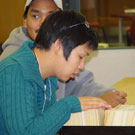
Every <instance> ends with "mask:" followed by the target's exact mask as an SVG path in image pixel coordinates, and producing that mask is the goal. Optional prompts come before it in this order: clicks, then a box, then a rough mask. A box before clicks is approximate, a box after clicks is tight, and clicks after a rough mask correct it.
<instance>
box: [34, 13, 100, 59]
mask: <svg viewBox="0 0 135 135" xmlns="http://www.w3.org/2000/svg"><path fill="white" fill-rule="evenodd" d="M57 39H59V41H60V42H61V43H62V46H63V52H64V56H65V58H66V60H67V59H68V57H69V55H70V53H71V51H72V50H73V49H74V48H75V47H77V46H79V45H82V44H84V43H86V42H88V47H89V48H90V49H93V50H95V49H97V47H98V42H97V38H96V35H95V33H94V31H93V30H92V28H91V27H90V28H88V26H87V25H86V19H85V17H84V16H83V15H81V14H80V13H77V12H75V11H73V10H60V11H57V12H55V13H53V14H51V15H49V16H48V17H47V18H46V19H45V21H44V22H43V24H42V25H41V27H40V30H39V33H38V35H37V37H36V40H35V43H34V44H35V47H36V48H40V49H45V50H49V49H50V47H51V45H52V43H54V42H55V41H56V40H57Z"/></svg>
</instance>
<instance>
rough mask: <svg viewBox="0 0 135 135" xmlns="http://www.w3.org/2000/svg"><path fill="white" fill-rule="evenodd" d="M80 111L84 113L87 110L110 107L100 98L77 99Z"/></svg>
mask: <svg viewBox="0 0 135 135" xmlns="http://www.w3.org/2000/svg"><path fill="white" fill-rule="evenodd" d="M78 99H79V101H80V104H81V109H82V111H86V110H88V109H96V108H103V109H111V108H112V107H111V105H109V104H108V103H107V102H106V101H104V100H103V99H101V98H96V97H78Z"/></svg>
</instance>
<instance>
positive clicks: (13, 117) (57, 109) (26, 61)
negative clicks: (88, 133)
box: [0, 41, 81, 135]
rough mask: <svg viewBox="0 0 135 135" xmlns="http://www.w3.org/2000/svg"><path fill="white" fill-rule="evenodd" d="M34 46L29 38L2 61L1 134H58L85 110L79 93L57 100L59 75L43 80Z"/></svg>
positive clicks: (0, 92) (0, 82) (0, 93)
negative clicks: (71, 116)
mask: <svg viewBox="0 0 135 135" xmlns="http://www.w3.org/2000/svg"><path fill="white" fill-rule="evenodd" d="M32 47H33V42H30V41H26V42H25V43H24V44H23V45H22V47H21V48H20V49H19V50H17V51H16V52H15V53H13V54H12V55H10V56H9V57H7V58H6V59H4V60H3V61H1V62H0V135H54V134H55V133H56V132H57V131H58V130H59V129H60V128H61V127H62V126H63V124H64V123H65V122H66V121H67V120H68V119H69V118H70V115H71V113H74V112H80V111H81V106H80V102H79V100H78V98H77V97H76V96H70V97H66V98H63V99H61V100H59V101H56V94H55V90H56V88H57V87H58V86H57V79H56V78H55V77H49V78H47V79H46V80H42V78H41V75H40V72H39V69H38V65H37V63H36V61H35V58H34V55H33V53H32V50H31V48H32ZM45 85H46V89H45V87H44V86H45Z"/></svg>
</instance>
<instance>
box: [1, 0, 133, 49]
mask: <svg viewBox="0 0 135 135" xmlns="http://www.w3.org/2000/svg"><path fill="white" fill-rule="evenodd" d="M60 1H61V0H60ZM62 2H63V7H64V9H73V10H75V11H77V12H81V13H82V14H83V15H84V16H85V17H86V18H87V20H88V22H89V23H90V25H91V27H93V29H94V30H95V31H96V33H97V37H98V40H99V42H100V43H99V47H101V48H102V47H103V48H108V47H109V48H110V47H134V46H135V34H134V31H135V28H134V22H135V21H134V20H135V19H134V18H135V0H63V1H62ZM24 3H25V0H6V1H4V0H0V44H2V43H3V42H4V41H5V40H6V39H7V37H8V36H9V33H10V31H11V30H12V29H13V28H15V27H17V26H20V25H22V22H23V20H22V19H23V11H24Z"/></svg>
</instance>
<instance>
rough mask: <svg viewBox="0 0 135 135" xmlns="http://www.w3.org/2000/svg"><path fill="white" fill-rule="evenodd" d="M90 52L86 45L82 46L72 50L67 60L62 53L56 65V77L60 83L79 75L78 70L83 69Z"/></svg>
mask: <svg viewBox="0 0 135 135" xmlns="http://www.w3.org/2000/svg"><path fill="white" fill-rule="evenodd" d="M91 51H92V50H91V49H89V48H88V43H85V44H82V45H80V46H78V47H76V48H74V49H73V50H72V52H71V54H70V55H69V57H68V59H67V60H66V59H65V57H64V55H63V51H62V53H61V56H60V57H59V60H58V64H57V65H58V68H57V72H56V77H57V78H58V79H60V80H62V81H67V80H69V79H70V78H73V79H74V78H75V75H77V74H79V73H80V70H83V69H84V62H85V58H86V56H88V55H89V54H90V53H91ZM57 65H56V66H57Z"/></svg>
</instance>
